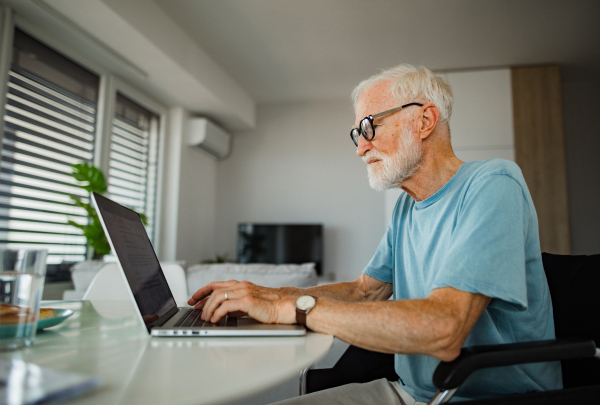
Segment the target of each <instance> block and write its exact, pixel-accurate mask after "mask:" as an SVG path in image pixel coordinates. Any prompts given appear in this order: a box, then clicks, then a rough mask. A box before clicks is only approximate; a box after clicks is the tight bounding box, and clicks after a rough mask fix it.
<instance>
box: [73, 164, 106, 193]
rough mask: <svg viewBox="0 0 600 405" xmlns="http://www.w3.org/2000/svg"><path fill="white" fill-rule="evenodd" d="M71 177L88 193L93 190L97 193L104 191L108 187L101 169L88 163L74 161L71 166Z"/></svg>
mask: <svg viewBox="0 0 600 405" xmlns="http://www.w3.org/2000/svg"><path fill="white" fill-rule="evenodd" d="M71 167H72V170H73V172H72V173H73V177H74V178H75V180H77V181H78V182H80V183H83V184H80V185H79V186H80V187H81V188H83V189H84V190H87V191H88V192H89V193H92V192H95V193H98V194H104V193H106V190H108V187H107V185H106V179H105V178H104V173H102V170H100V169H98V168H97V167H96V166H93V165H90V164H89V163H76V164H73V165H72V166H71Z"/></svg>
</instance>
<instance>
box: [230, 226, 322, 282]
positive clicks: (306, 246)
mask: <svg viewBox="0 0 600 405" xmlns="http://www.w3.org/2000/svg"><path fill="white" fill-rule="evenodd" d="M237 259H238V262H239V263H267V264H302V263H315V269H316V271H317V274H318V275H321V274H322V271H323V270H322V269H323V225H321V224H252V223H243V224H238V241H237Z"/></svg>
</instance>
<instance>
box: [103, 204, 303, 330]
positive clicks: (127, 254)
mask: <svg viewBox="0 0 600 405" xmlns="http://www.w3.org/2000/svg"><path fill="white" fill-rule="evenodd" d="M92 202H93V204H94V207H95V208H96V212H97V213H98V217H99V218H100V222H101V223H102V228H103V229H104V232H105V233H106V238H107V239H108V242H109V243H110V246H111V248H112V250H113V252H114V253H115V255H116V256H117V260H118V263H119V268H120V269H121V274H122V275H123V277H124V278H125V281H126V284H127V286H128V291H129V293H130V295H131V298H132V299H133V301H134V302H135V303H136V305H135V307H136V310H137V313H138V316H139V319H140V321H141V322H142V323H143V324H144V326H145V327H146V328H147V329H148V332H149V333H150V334H151V335H152V336H301V335H305V334H306V329H305V328H304V327H303V326H301V325H272V324H263V323H260V322H258V321H256V320H254V319H252V318H228V317H225V318H224V319H222V320H221V321H220V322H219V323H218V324H211V323H206V322H202V321H201V320H200V319H199V313H198V311H195V312H191V311H192V310H193V308H190V307H188V308H178V307H177V305H176V304H175V299H174V298H173V294H172V293H171V289H170V288H169V285H168V284H167V280H166V278H165V275H164V274H163V271H162V269H161V267H160V263H159V261H158V258H157V257H156V253H155V252H154V248H153V247H152V243H151V242H150V239H149V238H148V234H147V233H146V229H145V228H144V224H143V223H142V220H141V219H140V216H139V215H138V214H137V213H136V212H135V211H132V210H130V209H128V208H126V207H123V206H122V205H119V204H117V203H115V202H114V201H112V200H110V199H108V198H106V197H103V196H101V195H99V194H96V193H92ZM190 312H191V313H190ZM192 317H193V318H192Z"/></svg>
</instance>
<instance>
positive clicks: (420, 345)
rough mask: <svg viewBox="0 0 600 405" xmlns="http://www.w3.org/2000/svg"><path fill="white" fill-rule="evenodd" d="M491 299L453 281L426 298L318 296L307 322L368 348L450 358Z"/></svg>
mask: <svg viewBox="0 0 600 405" xmlns="http://www.w3.org/2000/svg"><path fill="white" fill-rule="evenodd" d="M490 301H491V298H489V297H487V296H485V295H482V294H473V293H469V292H465V291H461V290H457V289H454V288H452V287H444V288H438V289H435V290H433V291H432V292H431V294H430V295H429V297H427V298H424V299H412V300H401V301H385V302H364V303H343V302H334V301H330V300H327V299H322V300H318V301H317V306H316V307H315V308H314V309H313V310H312V311H311V312H310V313H309V315H308V317H307V326H308V327H309V328H310V329H312V330H314V331H315V332H321V333H326V334H331V335H334V336H336V337H338V338H339V339H341V340H343V341H345V342H348V343H351V344H353V345H355V346H359V347H362V348H365V349H369V350H374V351H379V352H384V353H396V354H427V355H430V356H433V357H436V358H438V359H440V360H443V361H451V360H454V359H455V358H456V357H457V356H458V355H459V354H460V349H461V348H462V345H463V344H464V342H465V340H466V339H467V336H468V335H469V333H470V332H471V330H472V329H473V327H474V326H475V323H476V322H477V320H478V319H479V317H480V316H481V314H482V313H483V311H484V310H485V308H486V307H487V306H488V304H489V303H490Z"/></svg>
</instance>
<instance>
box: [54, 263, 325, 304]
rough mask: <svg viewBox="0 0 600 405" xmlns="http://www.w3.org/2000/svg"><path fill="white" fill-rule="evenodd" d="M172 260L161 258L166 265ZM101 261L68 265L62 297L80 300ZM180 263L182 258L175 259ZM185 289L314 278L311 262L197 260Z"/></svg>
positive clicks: (310, 282) (313, 281)
mask: <svg viewBox="0 0 600 405" xmlns="http://www.w3.org/2000/svg"><path fill="white" fill-rule="evenodd" d="M173 263H174V262H170V263H166V262H161V266H163V267H164V266H167V265H170V264H173ZM106 264H107V263H105V262H101V261H100V262H82V263H78V264H77V265H75V266H73V267H72V268H71V279H72V280H73V285H74V286H75V289H74V290H67V291H65V292H64V293H63V299H64V300H81V299H82V298H83V296H84V295H85V293H86V291H87V290H88V287H89V286H90V284H91V282H92V280H94V277H95V276H96V274H98V272H99V271H100V269H101V268H102V267H103V266H104V265H106ZM176 264H178V265H182V266H183V265H184V263H182V262H176ZM186 279H187V280H186V281H187V287H186V288H187V292H188V294H189V296H190V297H191V296H192V294H194V293H195V292H196V291H197V290H198V289H199V288H201V287H203V286H205V285H206V284H208V283H210V282H211V281H227V280H238V281H242V280H247V281H250V282H252V283H254V284H258V285H262V286H265V287H283V286H292V287H299V288H302V287H312V286H315V285H317V283H318V278H317V272H316V271H315V264H314V263H305V264H281V265H276V264H236V263H225V264H197V265H193V266H190V267H188V269H187V270H186Z"/></svg>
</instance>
